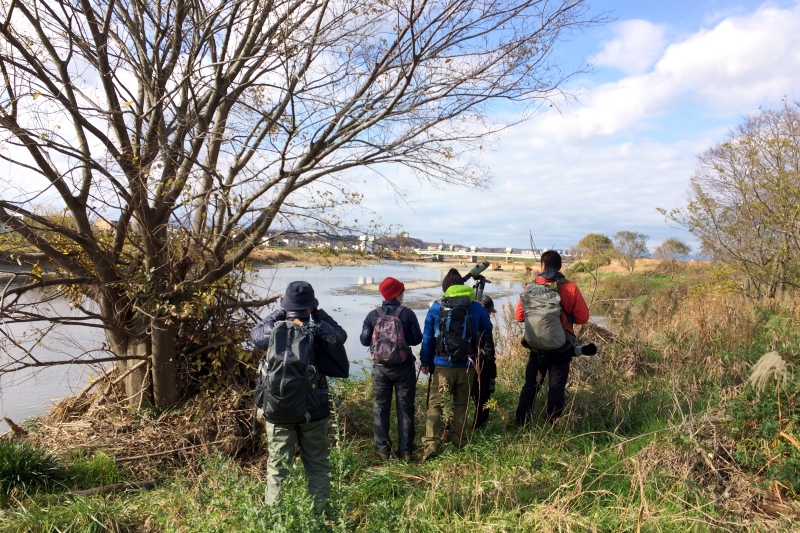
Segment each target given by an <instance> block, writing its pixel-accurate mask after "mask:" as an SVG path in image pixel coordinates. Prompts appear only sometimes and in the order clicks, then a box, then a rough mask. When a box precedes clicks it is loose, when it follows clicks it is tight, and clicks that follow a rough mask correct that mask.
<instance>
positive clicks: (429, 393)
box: [425, 370, 433, 411]
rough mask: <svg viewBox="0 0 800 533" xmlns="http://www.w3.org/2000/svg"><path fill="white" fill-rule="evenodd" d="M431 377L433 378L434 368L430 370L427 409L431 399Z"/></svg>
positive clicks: (426, 398)
mask: <svg viewBox="0 0 800 533" xmlns="http://www.w3.org/2000/svg"><path fill="white" fill-rule="evenodd" d="M431 378H433V370H431V371H430V372H428V395H427V396H425V410H426V411H427V410H428V404H430V401H431Z"/></svg>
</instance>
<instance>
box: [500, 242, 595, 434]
mask: <svg viewBox="0 0 800 533" xmlns="http://www.w3.org/2000/svg"><path fill="white" fill-rule="evenodd" d="M540 266H541V273H540V274H539V275H538V276H536V278H535V279H534V280H533V282H532V283H531V284H530V285H528V287H531V285H533V284H537V285H548V286H551V287H553V290H554V291H557V293H558V297H559V299H560V305H561V312H560V321H561V327H563V331H559V332H558V333H560V334H561V335H563V337H562V338H566V341H565V342H564V344H563V345H561V346H560V347H558V348H555V349H553V350H548V351H542V350H536V349H533V348H531V347H530V346H528V345H527V344H526V346H527V347H528V348H530V350H531V351H530V355H529V358H528V365H527V366H526V367H525V384H524V385H523V386H522V390H521V391H520V395H519V403H518V404H517V410H516V416H515V422H516V425H517V426H518V427H521V426H524V425H525V424H527V423H528V422H530V418H531V412H532V411H533V403H534V400H535V399H536V394H537V393H538V392H539V389H540V388H541V385H542V383H543V382H544V377H545V374H547V375H549V377H550V382H549V390H548V394H547V419H548V420H549V421H550V422H555V421H556V420H557V419H558V418H559V417H560V416H561V413H562V412H563V411H564V391H565V389H566V386H567V378H568V377H569V366H570V362H571V361H572V357H573V356H574V355H575V333H574V332H573V329H572V328H573V325H575V324H585V323H587V322H588V321H589V307H588V306H587V305H586V301H585V300H584V299H583V295H582V294H581V291H580V289H579V288H578V286H577V285H575V284H574V283H572V282H571V281H567V279H566V278H565V277H564V274H562V273H561V272H560V270H561V254H559V253H558V252H556V251H555V250H547V251H546V252H544V253H543V254H542V258H541V265H540ZM523 295H524V293H523ZM557 310H558V309H557V308H556V311H557ZM525 315H526V310H525V309H524V308H523V302H522V298H520V300H519V301H518V302H517V307H516V310H515V312H514V318H516V320H517V322H525V319H526V317H525ZM555 320H556V323H557V322H558V318H557V317H556V319H555ZM526 327H527V326H526ZM558 329H559V330H560V329H561V328H558ZM551 331H553V330H552V328H551ZM523 342H524V343H525V341H523ZM588 346H591V347H592V348H594V345H593V344H592V345H588ZM594 350H595V351H594V353H597V351H596V348H594ZM586 355H591V353H589V352H587V353H586ZM540 374H541V381H540V380H539V375H540Z"/></svg>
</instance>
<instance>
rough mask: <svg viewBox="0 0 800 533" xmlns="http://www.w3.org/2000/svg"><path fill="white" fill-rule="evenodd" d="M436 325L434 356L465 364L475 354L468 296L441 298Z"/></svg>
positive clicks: (470, 302)
mask: <svg viewBox="0 0 800 533" xmlns="http://www.w3.org/2000/svg"><path fill="white" fill-rule="evenodd" d="M439 304H440V306H441V308H440V310H439V321H438V323H437V324H436V355H438V356H440V357H444V358H446V359H447V360H448V361H450V362H451V363H456V364H461V363H466V362H467V360H468V359H469V357H470V356H471V355H473V354H474V353H475V351H476V350H475V344H476V343H475V342H474V341H475V336H474V335H473V329H472V315H471V314H470V311H469V308H470V305H471V304H472V300H470V298H469V297H468V296H455V297H451V298H447V297H445V298H442V301H441V302H440V303H439Z"/></svg>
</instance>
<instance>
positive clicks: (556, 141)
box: [368, 3, 800, 248]
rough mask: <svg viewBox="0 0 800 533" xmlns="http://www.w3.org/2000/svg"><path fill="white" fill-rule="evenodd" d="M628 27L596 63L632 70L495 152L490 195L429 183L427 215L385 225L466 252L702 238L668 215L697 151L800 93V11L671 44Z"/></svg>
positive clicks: (394, 215) (755, 18)
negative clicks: (618, 236) (595, 235)
mask: <svg viewBox="0 0 800 533" xmlns="http://www.w3.org/2000/svg"><path fill="white" fill-rule="evenodd" d="M614 29H615V31H616V33H615V37H614V38H613V39H612V40H611V41H608V42H606V43H601V45H600V46H602V48H601V51H600V52H599V53H598V54H597V55H596V56H595V59H596V60H597V61H598V63H602V64H604V65H608V66H612V67H615V68H618V69H622V70H623V71H624V72H625V73H626V74H624V75H623V76H622V77H620V78H619V79H617V80H616V81H613V82H607V83H603V84H600V85H597V86H595V87H588V88H586V87H584V88H580V89H579V90H580V91H581V92H582V93H583V96H582V97H581V99H580V101H579V103H578V104H577V105H575V106H573V108H571V109H567V110H562V113H561V114H559V113H556V112H549V113H546V114H544V115H541V116H539V117H536V118H534V119H533V120H532V121H530V122H527V123H525V124H522V125H520V126H518V127H515V128H512V129H510V130H509V131H507V132H505V134H504V135H503V136H502V138H501V140H500V142H499V149H498V150H497V151H496V152H494V153H487V154H486V156H485V158H486V160H487V161H488V162H489V163H490V166H491V167H492V168H493V171H494V177H495V184H494V186H493V188H492V190H491V192H490V193H488V194H486V193H484V194H476V193H475V192H474V191H469V190H464V189H449V190H447V191H440V190H436V189H433V188H430V187H426V188H424V189H423V190H422V191H420V194H419V197H420V198H419V200H418V201H414V202H412V206H413V209H414V211H413V212H412V211H410V210H409V208H408V207H405V208H399V207H397V206H393V205H388V204H387V206H386V208H385V209H382V210H383V212H384V218H387V215H388V218H391V219H392V221H393V222H397V221H399V222H401V223H402V224H403V226H404V227H405V228H406V229H407V230H408V231H409V233H410V234H411V235H413V236H418V237H420V238H423V239H426V240H432V241H436V240H439V239H440V238H441V239H444V240H445V241H448V240H450V241H452V242H460V243H461V244H465V245H468V244H475V245H492V246H518V247H522V246H525V245H526V244H527V243H528V232H529V230H530V231H533V233H534V239H535V241H536V244H537V245H538V246H553V245H555V246H556V247H569V246H570V245H571V244H574V243H575V242H577V240H578V239H580V237H582V236H583V235H585V234H587V233H589V232H601V233H604V234H606V235H609V236H611V235H613V234H614V233H616V232H617V231H620V230H631V231H637V232H641V233H645V234H647V235H649V236H650V237H651V242H650V245H651V248H652V247H655V246H657V245H658V244H660V243H661V242H662V241H663V240H664V239H666V238H669V237H672V236H677V237H679V238H681V239H683V240H686V241H687V242H690V243H691V241H692V236H691V235H689V234H687V233H686V232H684V231H682V230H680V229H676V228H671V227H669V226H668V225H667V224H666V222H665V221H664V219H663V217H662V216H661V215H660V214H659V213H658V212H657V210H656V208H657V207H664V208H667V209H670V208H674V207H681V206H683V205H685V200H686V191H687V189H688V180H689V177H690V176H691V174H692V172H693V171H694V169H695V165H696V157H697V155H698V154H700V153H701V152H702V151H704V150H705V149H707V148H709V147H710V146H711V145H712V144H713V143H714V142H718V141H721V140H723V138H724V136H725V135H726V133H727V131H728V130H729V129H730V128H732V127H734V126H735V125H736V124H737V123H739V122H740V121H741V118H742V116H743V115H745V114H747V113H750V112H753V111H755V110H756V109H757V108H758V107H759V106H767V107H769V106H774V105H777V104H778V103H779V102H780V100H781V99H782V98H783V97H784V96H787V97H788V98H790V99H795V98H799V97H800V95H799V94H795V91H796V90H797V89H796V88H798V87H800V3H794V4H793V5H791V6H789V7H786V8H782V9H781V8H777V7H772V6H769V5H764V6H762V7H761V8H760V9H758V10H756V11H754V12H752V13H750V14H748V15H737V16H731V17H728V18H725V19H722V20H720V21H718V22H717V24H716V25H714V26H713V27H710V28H698V29H697V30H696V32H695V33H693V34H690V35H686V34H683V35H682V36H681V37H680V38H676V39H675V40H674V41H673V42H671V43H666V42H665V41H664V39H665V38H666V37H665V36H666V35H668V33H669V32H668V31H667V29H666V28H664V27H662V26H657V25H655V24H652V23H650V22H647V21H644V20H632V21H623V22H621V23H619V24H617V25H616V26H615V27H614ZM648 33H649V34H650V36H651V37H652V41H648V40H647V35H648ZM583 81H584V82H585V81H586V80H585V79H584V80H583ZM368 201H369V197H368ZM465 206H466V208H464V207H465ZM537 235H538V236H539V237H537ZM540 240H541V242H540Z"/></svg>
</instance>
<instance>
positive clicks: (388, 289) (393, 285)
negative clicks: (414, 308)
mask: <svg viewBox="0 0 800 533" xmlns="http://www.w3.org/2000/svg"><path fill="white" fill-rule="evenodd" d="M404 290H406V286H405V285H403V282H402V281H398V280H396V279H394V278H386V279H385V280H383V281H381V284H380V285H378V291H380V293H381V296H383V299H384V300H386V301H389V300H394V299H395V298H397V296H398V295H399V294H400V293H401V292H403V291H404Z"/></svg>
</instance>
